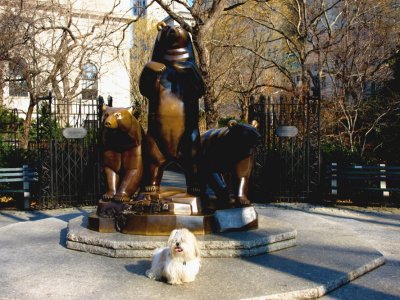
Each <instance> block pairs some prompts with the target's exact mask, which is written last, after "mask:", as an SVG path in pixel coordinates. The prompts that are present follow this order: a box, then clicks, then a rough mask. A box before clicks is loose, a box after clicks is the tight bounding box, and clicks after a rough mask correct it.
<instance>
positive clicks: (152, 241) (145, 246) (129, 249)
mask: <svg viewBox="0 0 400 300" xmlns="http://www.w3.org/2000/svg"><path fill="white" fill-rule="evenodd" d="M87 221H88V219H87V218H83V217H78V218H75V219H73V220H71V221H69V223H68V235H67V247H68V248H69V249H73V250H79V251H84V252H89V253H93V254H100V255H105V256H110V257H151V256H152V254H153V251H154V249H156V248H159V247H165V246H166V242H167V239H168V237H167V236H143V235H128V234H121V233H99V232H96V231H93V230H90V229H87ZM197 238H198V240H199V244H200V248H201V252H202V257H247V256H254V255H259V254H264V253H268V252H272V251H277V250H281V249H285V248H289V247H292V246H295V245H296V230H295V229H294V228H293V227H292V226H291V225H290V224H288V223H286V222H283V221H279V220H276V219H272V218H269V217H265V216H261V217H259V220H258V229H254V230H250V231H246V232H227V233H217V234H207V235H200V236H197Z"/></svg>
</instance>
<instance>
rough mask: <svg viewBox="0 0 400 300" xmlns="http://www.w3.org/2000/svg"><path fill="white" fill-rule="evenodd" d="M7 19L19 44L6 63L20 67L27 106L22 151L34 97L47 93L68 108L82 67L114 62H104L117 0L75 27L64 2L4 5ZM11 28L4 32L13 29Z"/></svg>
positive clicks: (75, 16)
mask: <svg viewBox="0 0 400 300" xmlns="http://www.w3.org/2000/svg"><path fill="white" fill-rule="evenodd" d="M7 4H8V5H9V7H10V8H11V9H10V10H9V14H10V17H14V18H15V19H17V20H18V24H16V25H17V27H15V28H16V29H17V30H16V31H17V33H18V35H17V36H21V37H20V39H21V42H19V43H18V45H14V46H13V47H12V49H10V51H8V57H7V61H8V62H12V63H13V64H14V65H16V66H18V67H19V68H20V71H21V74H22V77H23V79H24V81H25V82H26V85H27V89H28V92H29V105H28V108H27V111H26V118H25V121H24V132H23V136H22V138H21V146H22V147H24V148H26V147H27V146H28V138H29V128H30V127H31V123H32V114H33V112H34V108H35V106H36V105H37V104H38V101H39V97H40V96H42V95H43V94H45V93H47V91H48V90H49V89H52V90H53V91H54V93H55V95H56V97H57V98H58V100H59V101H62V102H64V103H66V104H67V105H65V107H67V111H66V112H65V113H66V119H65V120H64V122H65V123H66V122H68V107H69V106H68V104H70V103H71V101H72V100H73V99H74V98H76V97H77V96H78V95H79V94H80V92H81V91H80V89H79V87H80V82H81V79H82V72H83V71H84V67H83V66H84V64H85V63H87V62H88V61H91V60H93V61H103V60H104V59H115V57H106V55H105V53H106V51H107V50H106V46H107V45H109V44H111V43H112V37H111V36H110V32H114V31H113V28H114V27H115V26H119V24H113V20H112V18H111V15H112V13H113V10H114V9H115V7H116V6H117V5H118V4H119V1H116V2H114V5H111V8H110V11H109V12H108V13H107V14H105V15H99V16H95V17H94V18H92V20H91V22H89V23H88V24H86V26H82V25H81V24H79V20H80V18H81V17H85V16H83V15H82V14H85V12H79V11H77V10H75V9H74V5H73V4H74V3H73V2H69V1H60V2H57V1H51V2H46V1H37V2H36V1H26V2H24V1H21V2H20V3H19V5H15V4H14V1H8V2H7ZM15 28H10V29H12V30H15Z"/></svg>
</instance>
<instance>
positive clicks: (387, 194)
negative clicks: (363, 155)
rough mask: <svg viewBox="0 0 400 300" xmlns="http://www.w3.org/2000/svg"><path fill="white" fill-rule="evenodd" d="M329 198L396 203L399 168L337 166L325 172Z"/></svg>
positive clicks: (398, 193)
mask: <svg viewBox="0 0 400 300" xmlns="http://www.w3.org/2000/svg"><path fill="white" fill-rule="evenodd" d="M327 179H328V181H329V182H330V193H329V194H330V196H331V197H336V198H350V199H355V200H360V199H361V200H362V201H365V202H368V201H370V200H372V199H378V198H379V199H387V200H388V199H391V200H395V201H398V200H399V196H400V167H398V166H386V165H385V164H380V165H378V166H360V165H338V164H337V163H332V164H331V165H330V166H329V168H328V170H327Z"/></svg>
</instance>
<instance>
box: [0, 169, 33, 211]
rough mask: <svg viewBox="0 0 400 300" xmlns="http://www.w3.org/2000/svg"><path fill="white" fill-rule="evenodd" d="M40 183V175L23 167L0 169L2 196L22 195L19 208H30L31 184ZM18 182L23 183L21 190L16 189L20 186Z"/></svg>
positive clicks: (0, 192)
mask: <svg viewBox="0 0 400 300" xmlns="http://www.w3.org/2000/svg"><path fill="white" fill-rule="evenodd" d="M35 181H38V173H37V172H36V171H35V170H34V169H31V168H29V167H28V166H27V165H23V166H22V168H0V195H3V194H15V193H22V201H20V202H19V203H18V201H17V206H19V208H22V209H29V208H30V197H31V193H30V183H31V182H35ZM16 182H22V186H21V189H18V188H17V189H14V187H18V185H16V184H14V183H16Z"/></svg>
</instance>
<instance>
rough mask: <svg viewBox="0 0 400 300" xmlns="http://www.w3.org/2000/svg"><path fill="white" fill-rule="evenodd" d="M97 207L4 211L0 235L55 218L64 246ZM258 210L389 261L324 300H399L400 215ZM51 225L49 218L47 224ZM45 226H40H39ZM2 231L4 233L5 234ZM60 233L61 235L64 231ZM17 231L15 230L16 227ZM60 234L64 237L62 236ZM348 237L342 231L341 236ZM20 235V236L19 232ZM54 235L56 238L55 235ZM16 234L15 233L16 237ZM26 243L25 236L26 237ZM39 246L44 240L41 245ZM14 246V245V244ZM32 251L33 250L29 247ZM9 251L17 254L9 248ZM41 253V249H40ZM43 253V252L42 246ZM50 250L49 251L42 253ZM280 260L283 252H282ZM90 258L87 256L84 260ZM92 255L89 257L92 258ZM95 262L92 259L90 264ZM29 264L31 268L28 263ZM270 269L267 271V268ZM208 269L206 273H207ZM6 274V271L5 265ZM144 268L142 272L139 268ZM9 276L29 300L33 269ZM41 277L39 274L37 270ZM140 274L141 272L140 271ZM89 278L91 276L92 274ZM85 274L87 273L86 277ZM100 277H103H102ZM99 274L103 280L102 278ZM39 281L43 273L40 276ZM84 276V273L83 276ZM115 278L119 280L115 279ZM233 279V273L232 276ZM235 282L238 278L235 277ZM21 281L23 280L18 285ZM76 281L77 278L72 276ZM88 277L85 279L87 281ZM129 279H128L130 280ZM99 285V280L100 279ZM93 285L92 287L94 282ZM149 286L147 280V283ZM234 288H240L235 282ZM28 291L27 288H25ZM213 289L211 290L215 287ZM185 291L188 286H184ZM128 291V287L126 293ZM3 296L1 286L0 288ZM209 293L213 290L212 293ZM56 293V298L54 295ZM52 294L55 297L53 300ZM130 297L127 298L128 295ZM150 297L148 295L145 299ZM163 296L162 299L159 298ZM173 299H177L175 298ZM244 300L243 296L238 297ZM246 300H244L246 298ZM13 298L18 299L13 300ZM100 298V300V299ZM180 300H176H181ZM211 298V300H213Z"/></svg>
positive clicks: (69, 255)
mask: <svg viewBox="0 0 400 300" xmlns="http://www.w3.org/2000/svg"><path fill="white" fill-rule="evenodd" d="M93 209H94V207H84V208H74V209H61V210H50V211H40V212H18V211H0V231H2V232H8V234H10V232H9V230H13V226H8V225H10V224H15V223H20V222H26V221H38V220H42V219H48V218H51V217H53V218H54V219H51V220H52V221H51V222H50V223H49V224H53V226H52V227H53V228H49V232H51V231H54V230H55V232H54V234H55V235H56V236H57V235H58V236H59V239H60V244H63V243H64V242H65V234H66V230H65V229H62V228H65V226H66V223H65V222H67V221H68V220H70V219H72V218H75V217H77V216H80V215H82V214H83V215H86V214H87V213H88V212H90V211H92V210H93ZM257 210H258V212H259V213H260V214H263V215H266V216H272V217H278V218H279V219H281V220H285V221H287V222H289V223H291V224H293V225H294V226H295V227H296V228H297V229H298V232H299V236H298V239H302V236H305V233H306V232H308V233H310V232H311V231H312V230H313V227H314V228H315V227H316V226H318V225H316V224H321V227H325V228H318V229H319V232H325V236H323V237H322V236H321V238H325V239H326V238H327V237H328V238H329V234H332V235H334V234H335V230H338V231H343V230H348V232H351V234H356V235H358V238H360V239H361V240H362V241H363V242H365V241H366V242H367V243H369V244H370V245H371V246H372V247H373V248H375V249H377V250H378V251H380V252H381V253H382V254H384V256H385V258H386V264H385V265H384V266H382V267H380V268H378V269H376V270H374V271H372V272H370V273H368V274H366V275H364V276H362V277H361V278H359V279H356V280H355V281H353V282H351V283H349V284H347V285H346V286H344V287H342V288H340V289H338V290H336V291H333V292H331V293H330V294H329V295H327V296H325V297H323V298H324V299H360V300H361V299H384V300H389V299H400V285H399V278H400V247H399V245H400V212H399V211H398V210H394V211H390V210H387V211H382V210H381V211H377V210H363V209H354V208H353V209H337V208H324V207H315V206H310V205H305V204H280V205H257ZM48 220H50V219H48ZM39 222H40V221H39ZM24 224H26V226H24V227H21V226H19V230H22V232H23V233H25V234H26V235H27V236H30V238H31V239H32V240H33V241H35V239H39V238H42V237H41V236H40V235H37V236H35V232H29V228H30V226H31V224H32V223H30V222H27V223H24ZM2 227H3V229H4V230H1V228H2ZM60 228H61V230H60ZM15 229H16V227H15ZM59 231H61V234H60V232H59ZM341 233H343V232H341ZM19 234H21V232H20V233H19ZM54 234H53V235H54ZM11 235H12V234H11ZM21 239H23V237H22V236H21ZM2 242H3V243H7V239H4V238H3V239H2ZM38 242H40V240H38ZM17 244H18V245H15V246H16V247H18V249H19V250H18V251H17V250H16V252H15V253H23V252H21V251H22V250H21V249H20V248H21V247H24V242H23V240H22V241H20V242H17ZM7 246H8V247H10V245H7V244H3V245H2V248H4V247H7ZM11 246H12V245H11ZM27 247H28V245H27ZM10 249H13V248H12V247H10ZM35 249H38V248H35ZM39 249H40V247H39ZM43 250H45V249H43ZM60 253H64V254H63V260H65V261H66V262H67V263H68V262H69V263H70V264H73V261H74V256H76V255H77V253H79V252H76V253H75V252H73V251H71V252H65V250H63V249H61V250H60ZM277 253H278V255H279V252H277ZM38 255H44V253H43V252H40V253H38ZM85 255H86V256H85ZM87 255H90V257H89V256H87ZM79 256H82V257H84V256H85V257H87V258H88V261H91V262H93V263H95V262H97V261H98V263H103V262H104V261H105V260H106V261H107V262H110V264H111V265H110V268H111V266H114V265H115V264H121V266H122V265H123V264H124V263H125V267H126V268H127V271H129V270H131V271H133V270H137V266H133V265H132V266H130V265H129V264H128V265H126V262H124V261H122V260H118V261H115V260H114V261H110V259H109V258H104V257H99V256H95V257H93V255H91V254H87V253H79ZM89 258H90V259H89ZM7 259H8V258H7V257H4V256H3V257H2V259H0V260H3V264H6V263H7ZM9 259H18V258H12V257H10V258H9ZM26 259H28V257H21V262H24V261H25V260H26ZM218 263H220V264H221V265H222V266H223V265H224V261H223V260H221V261H218ZM146 264H147V262H146V263H145V265H143V266H139V267H141V268H145V267H146ZM27 265H29V264H27ZM94 266H95V265H94ZM248 267H249V270H252V268H254V266H253V265H249V266H248ZM266 267H267V266H266ZM207 268H209V266H207V264H205V266H204V273H206V272H207ZM0 269H1V266H0ZM139 269H140V268H139ZM8 271H9V273H8V274H9V276H13V277H14V279H15V281H16V283H17V284H15V286H10V285H9V284H10V281H5V280H4V278H3V279H2V278H1V277H2V276H0V282H2V280H4V283H3V284H2V286H3V291H6V289H5V287H4V284H5V285H6V286H7V284H8V285H9V286H8V290H7V293H9V288H12V289H14V290H15V298H16V299H19V298H21V299H25V298H27V297H26V296H27V295H26V294H25V295H24V294H23V293H21V294H18V284H20V286H23V285H24V279H23V277H24V276H27V275H26V274H27V272H28V273H29V272H34V270H26V269H21V270H2V272H1V273H3V276H4V275H5V273H6V274H7V272H8ZM38 272H39V271H38ZM54 272H59V270H54ZM68 272H72V268H71V269H70V270H68V269H66V270H65V272H62V274H63V276H73V275H74V274H69V273H68ZM82 272H88V271H87V270H83V271H82ZM135 272H136V271H135ZM88 274H89V272H88ZM52 275H53V274H52V272H49V273H48V274H47V273H44V274H40V276H41V278H48V280H49V281H50V282H51V280H53V281H55V285H57V284H61V283H58V282H57V279H56V278H53V277H52ZM83 275H84V274H83ZM100 275H101V274H100ZM100 275H99V276H100ZM221 275H222V276H226V275H224V274H221ZM299 275H301V274H300V273H298V274H293V276H299ZM38 276H39V274H38ZM80 276H82V274H80ZM112 276H114V275H112ZM230 276H232V274H230ZM142 277H143V276H139V279H140V278H142ZM233 277H234V276H233ZM17 278H18V280H17ZM70 278H72V277H70ZM83 278H85V277H84V276H83ZM128 278H129V277H128ZM99 280H100V279H99ZM200 280H202V278H201V277H200V278H199V281H200ZM89 281H90V282H89ZM144 282H146V281H144ZM62 284H63V285H65V288H66V290H67V291H68V294H67V295H68V296H69V297H67V298H74V297H73V295H74V292H75V291H77V289H79V290H85V286H84V285H87V288H90V287H91V288H94V289H95V288H97V289H98V288H99V287H93V282H92V281H91V280H90V278H87V282H86V281H85V282H82V285H83V287H82V286H81V287H74V286H72V283H70V282H65V283H64V282H63V283H62ZM231 284H235V283H234V282H232V283H231ZM243 285H246V286H251V283H250V284H249V282H247V283H246V284H244V283H243ZM124 287H125V288H127V290H129V284H128V285H127V283H125V284H124ZM24 288H25V289H26V288H27V287H26V286H24ZM211 288H212V287H211ZM257 288H260V287H258V286H257V287H254V289H257ZM185 289H186V287H185ZM122 290H123V288H122ZM122 290H121V292H119V291H114V293H113V295H114V296H115V298H118V297H119V296H121V293H122V292H123V291H122ZM0 291H1V287H0ZM90 292H92V293H93V291H92V290H89V291H88V294H86V296H88V298H90V295H93V296H94V294H90ZM209 292H210V291H209ZM214 292H218V291H214ZM35 293H36V294H34V295H31V296H32V298H34V299H40V298H42V297H44V296H46V295H48V296H47V297H49V298H50V299H54V297H55V296H54V295H57V292H56V291H53V292H51V291H50V290H49V287H47V289H46V290H41V289H35ZM52 293H53V294H52ZM52 295H53V298H52ZM125 295H126V294H125ZM207 295H212V293H211V294H208V293H207V292H206V293H205V294H203V295H202V297H194V298H203V299H207ZM2 296H4V295H2V294H1V293H0V299H1V298H2ZM6 296H7V297H8V298H10V294H7V295H6ZM142 296H145V295H142ZM160 296H161V295H160ZM172 296H173V295H172ZM238 296H239V295H238ZM241 297H242V296H241ZM13 298H14V297H13ZM100 298H101V297H100ZM134 298H135V291H132V299H134ZM178 298H179V297H176V299H178ZM208 299H212V298H208ZM230 299H237V298H235V297H234V296H233V297H230Z"/></svg>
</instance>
